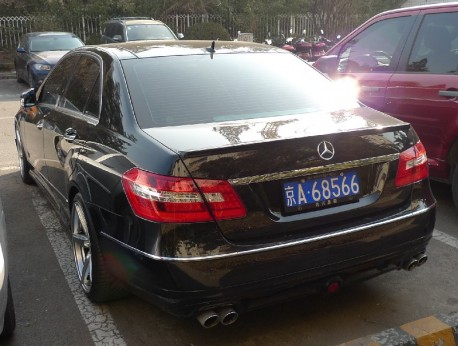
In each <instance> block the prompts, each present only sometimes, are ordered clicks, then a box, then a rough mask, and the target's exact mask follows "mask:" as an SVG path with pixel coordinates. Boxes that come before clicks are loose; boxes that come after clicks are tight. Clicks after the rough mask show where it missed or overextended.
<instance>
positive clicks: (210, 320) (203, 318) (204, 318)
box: [197, 310, 219, 328]
mask: <svg viewBox="0 0 458 346" xmlns="http://www.w3.org/2000/svg"><path fill="white" fill-rule="evenodd" d="M197 321H199V323H200V325H201V326H202V327H204V328H212V327H214V326H216V325H217V324H218V323H219V317H218V314H217V313H216V312H215V311H213V310H207V311H203V312H201V313H199V314H198V315H197Z"/></svg>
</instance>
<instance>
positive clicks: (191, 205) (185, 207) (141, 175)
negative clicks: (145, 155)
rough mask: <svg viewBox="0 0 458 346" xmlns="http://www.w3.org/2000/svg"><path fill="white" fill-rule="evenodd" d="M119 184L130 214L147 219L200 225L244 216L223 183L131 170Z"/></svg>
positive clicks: (238, 201) (229, 190)
mask: <svg viewBox="0 0 458 346" xmlns="http://www.w3.org/2000/svg"><path fill="white" fill-rule="evenodd" d="M122 185H123V186H124V191H125V192H126V195H127V199H128V200H129V203H130V205H131V207H132V209H133V211H134V213H135V214H136V215H137V216H139V217H141V218H144V219H147V220H152V221H157V222H204V221H212V220H213V217H214V218H215V219H216V220H227V219H235V218H241V217H244V216H245V215H246V210H245V207H244V206H243V204H242V202H241V201H240V199H239V197H238V196H237V194H236V193H235V191H234V189H233V188H232V186H231V185H230V184H229V183H228V182H227V181H224V180H207V179H195V180H193V179H191V178H180V177H169V176H163V175H158V174H154V173H150V172H146V171H142V170H140V169H138V168H133V169H131V170H129V171H127V172H126V173H124V175H123V176H122ZM202 194H203V196H204V197H205V200H204V199H203V198H202ZM207 205H208V207H207ZM209 208H210V209H209ZM210 210H211V212H210Z"/></svg>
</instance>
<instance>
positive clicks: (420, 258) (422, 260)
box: [415, 253, 428, 266]
mask: <svg viewBox="0 0 458 346" xmlns="http://www.w3.org/2000/svg"><path fill="white" fill-rule="evenodd" d="M415 258H416V259H417V261H418V266H421V265H423V264H425V263H426V261H428V255H426V254H424V253H421V254H419V255H417V256H415Z"/></svg>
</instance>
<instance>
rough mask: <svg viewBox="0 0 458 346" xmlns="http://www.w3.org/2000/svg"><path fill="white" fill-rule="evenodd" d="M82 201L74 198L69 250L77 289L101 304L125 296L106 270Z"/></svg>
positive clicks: (77, 197)
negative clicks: (75, 275) (73, 265)
mask: <svg viewBox="0 0 458 346" xmlns="http://www.w3.org/2000/svg"><path fill="white" fill-rule="evenodd" d="M88 215H89V213H88V212H87V210H86V207H85V204H84V201H83V197H82V196H81V194H77V195H76V196H75V198H74V200H73V204H72V213H71V231H72V246H73V254H74V259H75V265H76V271H77V274H78V279H79V281H80V285H81V287H82V289H83V291H84V293H85V294H86V295H87V297H88V298H89V299H90V300H91V301H93V302H104V301H108V300H112V299H116V298H120V297H122V296H124V295H125V291H124V289H123V288H122V287H121V286H120V285H119V283H117V282H116V281H115V279H114V278H113V277H112V275H110V273H108V271H107V270H106V266H105V262H104V259H103V256H102V253H101V250H100V245H99V242H98V240H97V235H96V234H95V231H94V227H93V225H92V222H91V220H90V218H89V217H88Z"/></svg>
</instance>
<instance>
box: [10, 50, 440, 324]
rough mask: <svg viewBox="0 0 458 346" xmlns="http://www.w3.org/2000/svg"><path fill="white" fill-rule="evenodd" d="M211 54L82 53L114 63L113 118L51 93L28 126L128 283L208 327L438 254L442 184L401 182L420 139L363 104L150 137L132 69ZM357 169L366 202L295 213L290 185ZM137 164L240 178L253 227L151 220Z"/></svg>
mask: <svg viewBox="0 0 458 346" xmlns="http://www.w3.org/2000/svg"><path fill="white" fill-rule="evenodd" d="M218 45H220V52H217V53H216V54H238V53H239V52H243V53H244V54H248V53H250V54H256V51H262V52H272V54H288V53H283V52H281V51H280V50H276V49H275V48H272V47H266V46H262V45H255V44H245V43H229V42H223V43H218ZM205 47H207V42H184V41H179V42H158V43H154V42H144V43H135V44H129V43H127V44H119V45H108V46H104V47H85V48H82V49H78V50H75V51H73V52H72V53H70V54H69V56H67V58H69V57H71V56H77V55H80V54H89V55H90V56H93V57H96V58H97V59H98V61H100V63H101V67H102V69H101V71H102V73H101V77H102V80H101V88H102V95H101V112H100V116H99V117H98V118H97V119H94V118H91V117H89V116H86V115H84V114H79V113H77V112H70V111H68V110H66V109H64V108H62V107H49V105H43V104H40V98H41V97H42V96H41V92H42V91H43V89H40V90H39V91H38V100H39V101H38V103H37V104H36V106H34V107H22V108H21V109H20V110H19V112H18V114H17V115H16V126H18V127H19V129H20V135H21V136H22V140H23V143H24V148H25V152H26V157H27V159H28V160H29V162H30V163H31V164H32V166H33V172H32V174H33V176H34V177H35V179H36V180H37V181H38V182H39V183H40V185H42V186H43V187H45V189H46V191H48V192H49V193H50V195H51V197H52V198H51V199H52V201H53V202H54V204H55V205H56V206H57V209H58V210H59V212H60V215H61V216H62V219H63V220H66V222H68V215H69V207H70V205H71V201H72V198H73V197H74V195H75V194H76V193H77V192H79V193H81V194H82V195H83V197H84V200H85V203H86V205H87V207H88V210H89V212H90V216H91V218H92V223H93V224H94V227H95V229H96V232H97V234H98V235H99V237H100V241H101V245H102V249H103V251H104V257H105V260H106V262H107V264H108V266H109V268H110V270H111V272H112V273H113V274H114V275H116V276H117V277H118V278H120V279H122V280H123V281H125V282H126V283H127V284H128V285H129V286H130V287H131V288H132V289H133V290H134V291H135V292H136V293H138V294H140V295H141V296H143V297H145V298H147V299H149V300H151V301H153V302H155V303H157V304H159V305H160V306H161V307H163V308H164V309H166V310H168V311H170V312H172V313H174V314H177V315H181V316H194V315H195V314H196V313H198V312H199V311H200V310H202V309H204V308H209V307H217V306H221V305H227V304H231V305H234V306H235V307H236V308H237V309H238V310H239V311H240V312H243V311H245V310H249V309H252V308H256V307H259V306H262V305H263V304H265V303H267V302H268V301H270V300H271V298H275V297H278V298H281V297H285V296H289V295H291V294H296V293H297V292H296V288H299V289H300V291H301V292H309V291H314V290H317V289H318V288H321V287H322V286H323V285H324V283H325V282H326V281H327V280H328V279H329V278H331V277H338V278H339V280H340V279H341V280H343V282H351V281H352V280H355V279H357V278H361V277H365V276H373V275H377V274H381V273H383V272H385V271H388V270H392V269H395V268H399V267H400V266H401V265H402V264H403V263H404V262H405V261H407V260H408V259H409V258H410V257H411V256H413V255H416V254H418V253H421V252H424V251H425V249H426V246H427V244H428V242H429V240H430V238H431V233H432V230H433V227H434V215H435V201H434V198H433V196H432V195H431V191H430V188H429V182H428V180H423V181H421V182H418V183H415V184H411V185H408V186H406V187H403V188H396V187H395V185H394V178H395V175H396V171H397V168H398V167H397V165H398V161H397V157H398V155H399V153H401V152H402V151H404V150H406V149H408V148H410V147H411V146H412V145H414V144H415V143H416V142H417V141H418V137H417V136H416V134H415V132H414V131H413V130H412V128H411V127H410V126H409V125H408V124H406V123H403V122H400V121H398V120H396V119H394V118H391V117H388V116H385V115H384V114H382V113H380V112H376V111H374V110H372V109H368V108H363V107H357V108H352V109H347V110H343V111H340V112H331V113H320V114H311V115H310V116H308V117H295V116H285V117H280V116H279V117H275V118H258V119H255V120H237V121H233V122H220V123H218V122H215V123H210V124H198V125H187V126H179V127H162V128H161V127H158V128H150V129H144V130H141V129H140V128H139V127H138V125H137V122H136V118H135V113H134V108H133V107H132V104H131V98H130V95H129V88H128V86H127V84H126V81H125V79H124V76H123V70H122V67H121V63H120V59H121V60H122V59H139V58H146V57H149V56H153V57H154V56H162V57H164V56H165V57H167V56H168V55H183V54H184V55H186V54H208V55H210V54H213V53H210V52H208V51H207V50H206V49H205ZM217 50H218V47H217ZM64 60H65V59H64ZM304 68H310V67H304ZM51 76H52V74H51ZM44 87H45V88H46V82H45V83H44ZM177 102H180V100H177ZM32 113H33V114H34V115H33V116H31V114H32ZM38 121H42V124H43V126H42V127H37V123H38ZM68 129H73V131H75V132H76V134H77V136H76V137H75V139H74V140H69V139H68V138H67V139H66V138H65V136H66V132H67V135H68ZM67 137H68V136H67ZM323 140H327V141H331V142H332V143H333V144H334V146H335V148H336V154H335V156H334V157H333V158H332V160H330V161H324V160H322V159H321V158H320V157H319V156H318V153H317V146H318V144H319V143H320V142H321V141H323ZM349 165H351V167H352V169H354V170H356V171H357V172H358V174H359V175H360V180H361V191H362V195H361V198H360V199H359V200H356V201H353V202H351V203H345V204H340V205H339V204H337V205H335V206H332V207H327V208H318V209H315V210H311V211H307V212H299V213H292V214H291V213H287V212H285V210H284V208H283V204H282V203H283V202H282V194H281V183H282V182H283V181H285V179H305V178H310V177H316V176H322V175H326V174H329V167H335V168H334V170H335V171H336V172H339V171H342V170H345V169H348V167H350V166H349ZM133 167H139V168H141V169H144V170H147V171H150V172H154V173H157V174H162V175H171V176H181V177H193V178H208V179H224V180H229V181H230V182H231V183H232V185H233V187H234V189H235V190H236V192H237V193H238V195H239V196H240V198H241V199H242V201H243V203H244V205H245V207H246V209H247V216H246V217H245V218H241V219H236V220H225V221H219V222H204V223H193V224H191V223H186V224H179V223H166V224H160V223H154V222H150V221H146V220H143V219H140V218H139V217H137V216H135V215H134V213H133V212H132V209H131V207H130V205H129V202H128V200H127V198H126V195H125V193H124V190H123V187H122V184H121V176H122V174H123V173H125V172H126V171H127V170H129V169H131V168H133ZM298 172H304V173H298ZM307 172H308V173H307ZM261 298H262V299H261Z"/></svg>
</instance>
